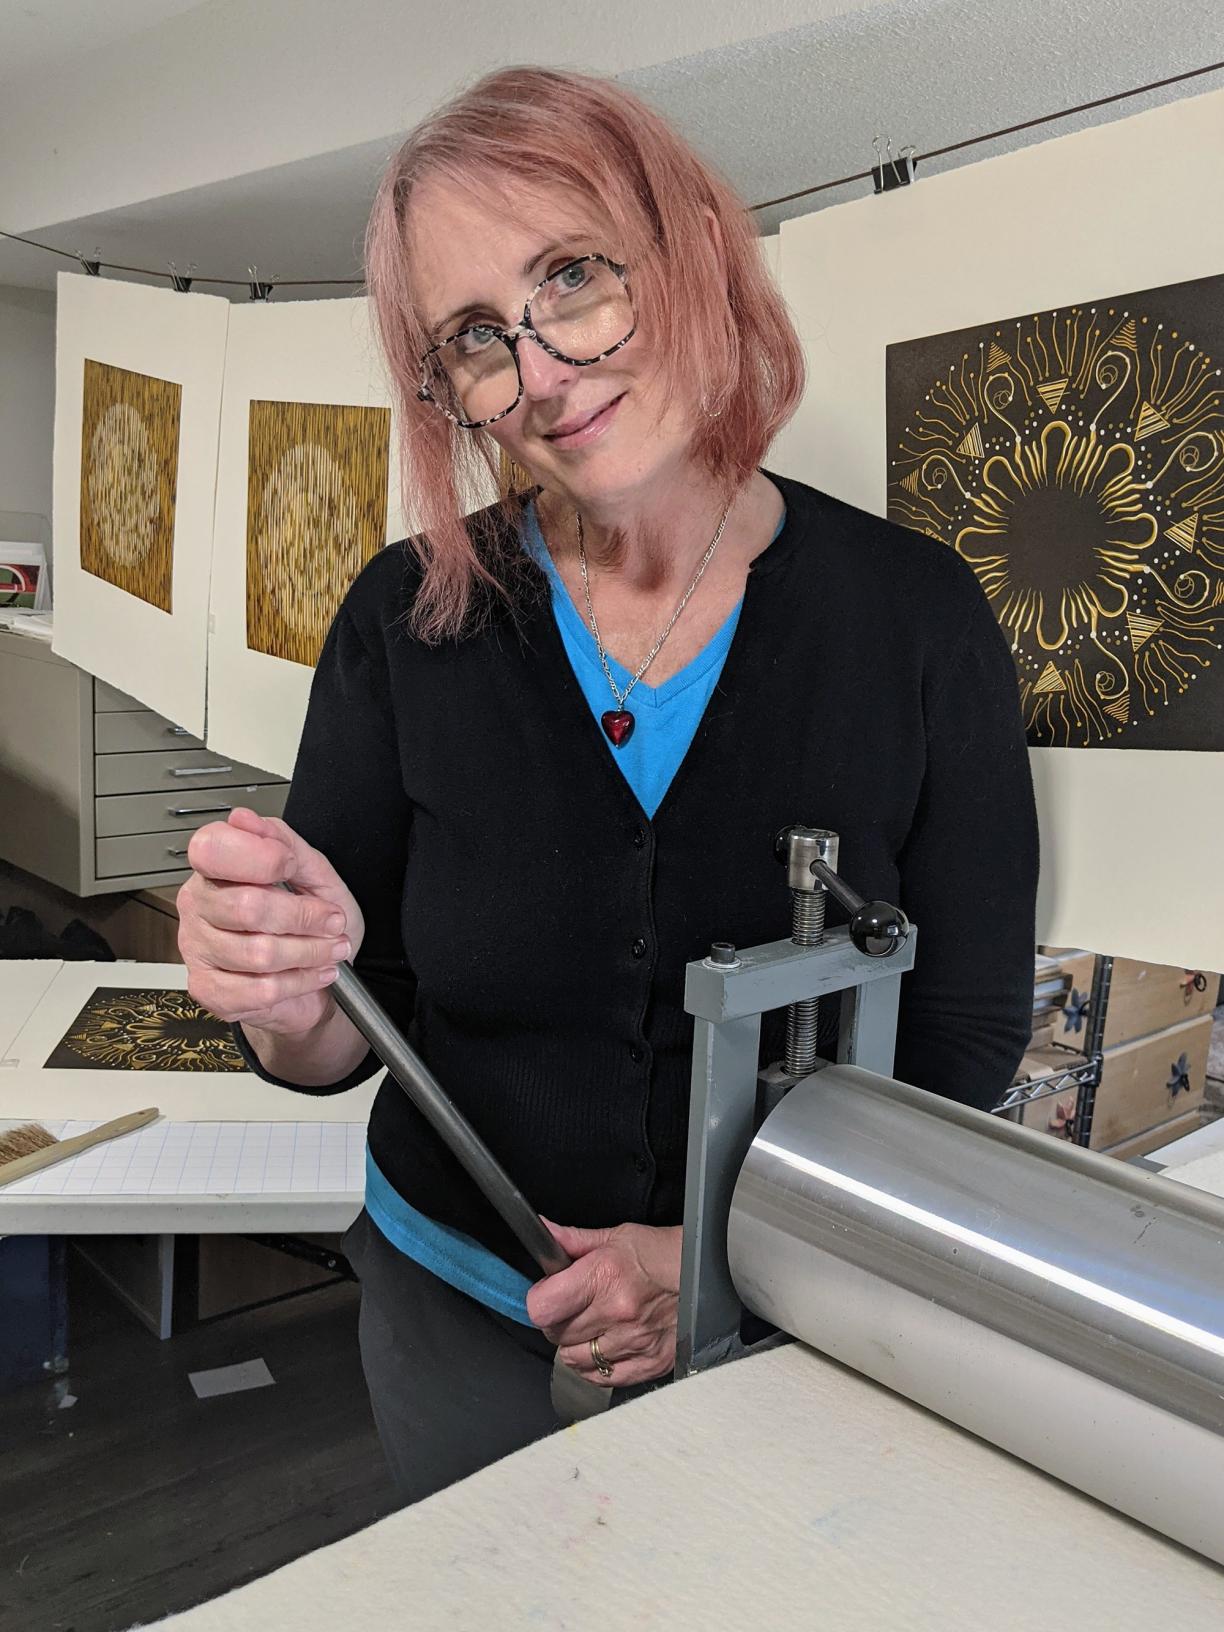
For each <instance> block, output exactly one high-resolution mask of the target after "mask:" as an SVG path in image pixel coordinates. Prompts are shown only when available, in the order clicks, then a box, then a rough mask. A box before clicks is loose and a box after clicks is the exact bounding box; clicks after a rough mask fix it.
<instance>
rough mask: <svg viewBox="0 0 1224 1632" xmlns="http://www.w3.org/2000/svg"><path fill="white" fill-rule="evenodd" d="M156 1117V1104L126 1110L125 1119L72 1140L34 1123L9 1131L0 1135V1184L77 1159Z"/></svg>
mask: <svg viewBox="0 0 1224 1632" xmlns="http://www.w3.org/2000/svg"><path fill="white" fill-rule="evenodd" d="M158 1114H159V1113H158V1109H157V1106H156V1105H150V1106H148V1107H147V1108H146V1109H145V1110H143V1111H129V1112H128V1114H127V1115H126V1116H116V1117H115V1118H114V1119H113V1120H112V1121H110V1122H101V1123H99V1125H98V1126H97V1127H96V1128H90V1130H89V1132H88V1133H77V1134H74V1135H73V1136H72V1138H71V1139H57V1138H56V1137H55V1135H54V1134H53V1133H48V1131H47V1130H46V1128H43V1127H40V1126H39V1124H38V1123H37V1122H27V1123H25V1124H24V1125H23V1126H22V1127H19V1128H10V1129H9V1131H8V1132H7V1133H0V1184H11V1183H12V1182H13V1180H14V1179H24V1178H25V1177H26V1176H27V1175H28V1174H30V1173H38V1172H41V1170H42V1169H43V1168H44V1167H51V1166H52V1165H53V1164H54V1163H55V1162H63V1161H66V1160H67V1159H68V1157H69V1156H79V1155H80V1153H81V1152H82V1151H83V1150H90V1149H91V1148H92V1147H93V1146H94V1145H100V1144H103V1143H104V1142H105V1141H106V1140H108V1139H118V1138H119V1137H120V1136H121V1135H122V1134H125V1133H134V1132H135V1131H136V1129H137V1128H147V1127H148V1125H149V1123H150V1122H152V1121H154V1120H155V1119H156V1118H157V1116H158Z"/></svg>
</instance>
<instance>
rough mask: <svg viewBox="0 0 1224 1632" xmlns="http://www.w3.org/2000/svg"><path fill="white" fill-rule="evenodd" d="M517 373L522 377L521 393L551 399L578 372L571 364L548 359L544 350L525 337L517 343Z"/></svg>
mask: <svg viewBox="0 0 1224 1632" xmlns="http://www.w3.org/2000/svg"><path fill="white" fill-rule="evenodd" d="M518 361H519V373H520V374H521V375H522V376H523V391H524V393H525V394H526V395H527V396H529V397H551V396H554V395H555V394H556V392H557V391H558V390H559V389H560V388H561V387H562V386H563V385H565V384H566V383H567V382H568V381H569V380H571V379H572V378H573V377H574V375H575V374H577V372H578V370H577V369H576V368H575V367H574V365H573V363H563V362H562V361H561V359H560V358H559V357H550V356H549V354H548V353H547V352H546V351H545V350H544V348H543V347H542V346H541V345H539V344H538V343H537V342H536V341H535V340H532V339H530V338H529V337H528V336H527V335H524V336H523V338H522V339H521V340H520V341H519V343H518Z"/></svg>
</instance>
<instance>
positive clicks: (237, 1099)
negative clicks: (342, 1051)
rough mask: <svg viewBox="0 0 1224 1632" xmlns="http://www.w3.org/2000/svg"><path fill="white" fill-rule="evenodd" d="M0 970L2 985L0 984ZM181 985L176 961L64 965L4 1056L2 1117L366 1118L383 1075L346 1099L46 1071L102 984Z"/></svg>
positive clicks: (234, 1074)
mask: <svg viewBox="0 0 1224 1632" xmlns="http://www.w3.org/2000/svg"><path fill="white" fill-rule="evenodd" d="M2 978H3V976H2V973H0V979H2ZM186 985H187V971H186V969H185V968H184V967H183V965H182V964H179V963H65V964H63V965H62V966H61V967H60V969H59V971H58V973H57V974H56V976H55V978H54V980H53V981H52V982H51V983H50V985H49V986H48V987H47V989H46V991H45V992H44V994H43V996H42V998H41V1000H40V1001H39V1002H38V1004H37V1006H36V1007H34V1008H33V1011H32V1012H31V1013H30V1015H29V1018H28V1019H27V1020H26V1022H25V1024H24V1025H23V1026H22V1027H21V1030H20V1032H18V1033H17V1035H16V1036H15V1037H14V1038H13V1040H12V1042H11V1043H10V1044H9V1046H8V1047H7V1049H5V1050H4V1051H3V1056H4V1057H2V1058H0V1117H5V1118H8V1119H10V1120H17V1121H29V1120H31V1119H37V1120H38V1121H40V1122H44V1123H45V1122H46V1120H47V1118H48V1117H58V1118H60V1119H61V1120H66V1119H69V1118H84V1119H86V1120H88V1121H91V1122H98V1121H106V1120H107V1119H108V1118H109V1117H112V1116H119V1115H120V1114H122V1112H124V1111H131V1110H136V1109H138V1108H139V1107H140V1106H142V1105H156V1106H157V1107H158V1108H159V1110H160V1111H161V1112H162V1114H163V1115H164V1116H165V1117H167V1118H168V1119H169V1120H170V1121H173V1122H192V1121H199V1122H229V1121H233V1122H238V1121H248V1120H251V1121H262V1122H283V1123H289V1124H292V1123H306V1122H314V1123H328V1122H339V1123H343V1122H365V1121H366V1120H368V1118H369V1114H370V1107H371V1105H372V1104H373V1103H374V1095H375V1093H376V1092H377V1090H378V1083H379V1081H380V1080H381V1078H382V1072H378V1073H376V1075H375V1076H373V1077H371V1078H370V1080H369V1081H368V1082H364V1083H362V1084H361V1085H360V1086H359V1087H357V1088H349V1089H347V1090H346V1091H345V1092H344V1093H342V1094H310V1093H301V1094H299V1093H294V1092H293V1091H292V1090H291V1089H288V1088H277V1087H275V1086H274V1085H273V1084H272V1083H270V1082H265V1081H264V1080H263V1079H262V1077H257V1076H256V1075H255V1074H254V1073H253V1072H250V1071H223V1072H216V1071H126V1070H90V1069H79V1068H78V1069H63V1070H58V1069H54V1068H49V1067H47V1066H46V1065H45V1063H44V1062H45V1061H46V1060H47V1059H48V1058H49V1057H50V1055H51V1053H52V1051H53V1050H54V1049H55V1048H56V1046H57V1045H58V1044H59V1042H60V1041H61V1039H62V1038H63V1036H64V1034H65V1032H67V1030H68V1029H69V1027H70V1026H71V1025H72V1024H73V1022H74V1021H75V1020H76V1018H77V1016H78V1015H79V1014H80V1012H81V1009H82V1008H83V1007H84V1005H85V1003H86V1002H87V1001H88V1000H89V998H90V997H91V996H92V995H93V993H94V991H95V990H96V989H97V988H98V987H104V986H114V987H119V988H124V989H130V988H133V987H142V988H156V987H167V988H169V987H175V988H177V989H179V990H182V989H183V988H184V987H185V986H186Z"/></svg>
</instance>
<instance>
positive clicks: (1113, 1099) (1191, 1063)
mask: <svg viewBox="0 0 1224 1632" xmlns="http://www.w3.org/2000/svg"><path fill="white" fill-rule="evenodd" d="M1211 1024H1212V1017H1211V1015H1210V1014H1205V1015H1202V1016H1200V1017H1199V1018H1198V1019H1195V1020H1183V1021H1182V1023H1181V1024H1180V1025H1176V1026H1170V1027H1168V1029H1167V1030H1165V1031H1159V1032H1157V1033H1156V1034H1155V1035H1154V1036H1152V1037H1140V1038H1137V1039H1136V1040H1135V1041H1134V1042H1129V1043H1122V1044H1121V1045H1120V1046H1119V1047H1117V1048H1107V1049H1106V1050H1105V1053H1104V1055H1103V1057H1102V1065H1101V1081H1100V1085H1099V1087H1098V1088H1097V1093H1096V1108H1095V1110H1094V1111H1093V1117H1092V1134H1091V1137H1090V1143H1091V1145H1092V1148H1093V1149H1094V1150H1104V1149H1108V1148H1109V1147H1110V1146H1111V1145H1117V1144H1120V1143H1122V1142H1123V1141H1124V1140H1132V1139H1134V1138H1135V1137H1136V1136H1137V1135H1138V1134H1141V1133H1144V1132H1146V1131H1147V1129H1149V1128H1155V1127H1159V1126H1160V1125H1161V1124H1162V1123H1165V1122H1169V1121H1172V1120H1173V1118H1175V1117H1178V1116H1184V1115H1186V1113H1187V1112H1189V1111H1192V1110H1195V1109H1197V1107H1198V1106H1200V1105H1201V1104H1202V1102H1203V1091H1204V1088H1205V1086H1206V1081H1207V1051H1208V1049H1209V1048H1210V1046H1211Z"/></svg>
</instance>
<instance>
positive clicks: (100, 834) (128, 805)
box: [94, 782, 289, 839]
mask: <svg viewBox="0 0 1224 1632" xmlns="http://www.w3.org/2000/svg"><path fill="white" fill-rule="evenodd" d="M288 792H289V784H288V782H266V783H262V784H255V785H253V786H251V787H245V788H235V787H225V788H217V789H210V788H202V789H199V790H198V791H197V790H195V789H192V788H190V787H184V788H180V789H175V790H173V791H172V792H170V793H169V794H165V793H126V794H123V793H121V794H114V795H112V796H111V797H110V798H109V799H95V800H94V836H95V838H99V839H113V838H117V837H119V836H121V835H123V834H128V833H167V832H171V831H173V830H175V829H179V830H183V829H185V830H187V831H188V832H190V831H191V829H192V828H196V827H202V826H203V824H204V823H205V822H223V821H224V820H225V818H226V817H227V816H228V815H229V813H230V811H231V810H233V808H234V806H235V805H245V806H246V807H247V809H248V810H254V811H257V812H258V814H259V815H260V816H280V815H281V814H282V813H283V811H284V809H285V797H286V795H287V794H288Z"/></svg>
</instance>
